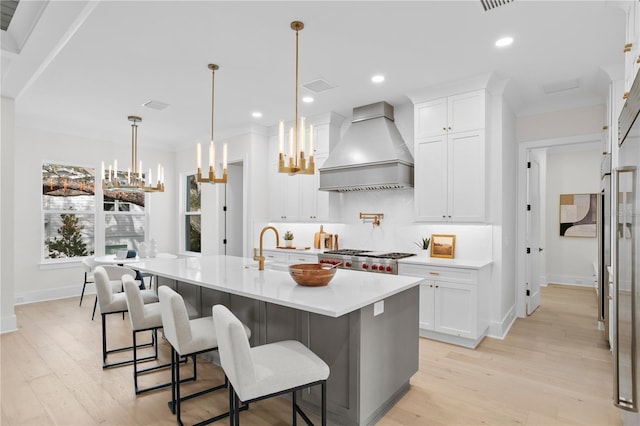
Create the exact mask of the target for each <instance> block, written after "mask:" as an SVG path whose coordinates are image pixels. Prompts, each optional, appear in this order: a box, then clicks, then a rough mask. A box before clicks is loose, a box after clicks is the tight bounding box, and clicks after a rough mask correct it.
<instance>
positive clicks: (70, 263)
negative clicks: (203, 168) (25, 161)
mask: <svg viewBox="0 0 640 426" xmlns="http://www.w3.org/2000/svg"><path fill="white" fill-rule="evenodd" d="M45 163H52V164H64V165H70V166H73V167H86V168H92V169H94V170H95V171H96V175H95V192H94V197H95V202H94V207H93V210H84V211H78V212H77V213H80V214H93V216H94V221H93V223H94V228H93V240H94V253H93V255H94V256H104V254H105V214H106V213H109V214H114V213H117V214H119V215H121V214H122V215H135V216H141V215H142V214H141V213H138V212H113V211H107V212H105V211H104V205H103V203H104V197H103V195H104V194H103V191H102V176H100V175H99V173H100V172H99V171H100V170H102V169H101V166H100V165H97V164H90V163H82V162H69V161H62V160H42V161H41V162H40V173H42V165H43V164H45ZM189 174H195V172H194V173H189ZM40 180H42V176H41V177H40ZM144 205H145V208H144V240H145V241H146V242H148V240H149V227H150V224H151V219H150V210H151V197H150V196H149V194H148V193H145V199H144ZM46 213H52V214H56V213H58V214H59V213H69V211H68V210H60V211H58V210H45V209H44V207H43V203H42V191H40V261H39V262H38V266H39V269H41V270H47V269H64V268H73V267H77V266H79V265H80V263H81V262H82V259H84V258H80V257H74V258H62V259H45V249H44V239H45V231H44V218H45V214H46ZM188 253H192V255H193V254H199V253H194V252H188Z"/></svg>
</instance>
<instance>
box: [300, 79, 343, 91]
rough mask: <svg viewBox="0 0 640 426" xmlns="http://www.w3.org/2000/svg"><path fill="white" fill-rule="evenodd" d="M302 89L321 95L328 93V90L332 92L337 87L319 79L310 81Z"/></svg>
mask: <svg viewBox="0 0 640 426" xmlns="http://www.w3.org/2000/svg"><path fill="white" fill-rule="evenodd" d="M302 87H304V88H306V89H308V90H310V91H312V92H314V93H320V92H326V91H327V90H331V89H333V88H334V87H335V86H333V85H332V84H330V83H329V82H327V80H325V79H322V78H318V79H316V80H313V81H310V82H308V83H304V84H303V85H302Z"/></svg>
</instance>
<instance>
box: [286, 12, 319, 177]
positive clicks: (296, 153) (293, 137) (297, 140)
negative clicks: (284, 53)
mask: <svg viewBox="0 0 640 426" xmlns="http://www.w3.org/2000/svg"><path fill="white" fill-rule="evenodd" d="M303 28H304V24H303V23H302V22H300V21H293V22H292V23H291V29H292V30H294V31H295V32H296V118H295V129H294V128H293V127H291V128H290V129H289V164H288V166H285V164H284V138H285V135H284V122H283V121H280V123H279V124H278V152H279V154H278V156H279V158H278V172H280V173H288V174H290V175H295V174H305V175H312V174H314V173H315V167H314V163H313V126H312V125H309V161H308V162H307V161H306V160H305V157H304V151H305V137H306V128H305V119H304V117H300V119H299V120H298V87H299V83H298V33H299V32H300V31H302V29H303Z"/></svg>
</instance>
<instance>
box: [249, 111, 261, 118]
mask: <svg viewBox="0 0 640 426" xmlns="http://www.w3.org/2000/svg"><path fill="white" fill-rule="evenodd" d="M251 115H252V116H253V117H255V118H260V117H262V113H261V112H260V111H255V112H252V113H251Z"/></svg>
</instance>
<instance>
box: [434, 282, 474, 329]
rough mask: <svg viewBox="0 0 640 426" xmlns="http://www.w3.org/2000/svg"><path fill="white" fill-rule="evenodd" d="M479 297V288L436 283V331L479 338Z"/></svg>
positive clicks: (453, 283) (452, 283) (451, 283)
mask: <svg viewBox="0 0 640 426" xmlns="http://www.w3.org/2000/svg"><path fill="white" fill-rule="evenodd" d="M477 297H478V295H477V288H476V287H475V286H473V285H468V284H459V283H455V282H441V281H436V282H435V296H434V299H435V300H434V308H435V309H434V314H435V317H434V329H435V331H437V332H440V333H446V334H451V335H454V336H460V337H466V338H470V339H475V338H477V337H478V336H477V321H478V320H477V315H478V310H477Z"/></svg>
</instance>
